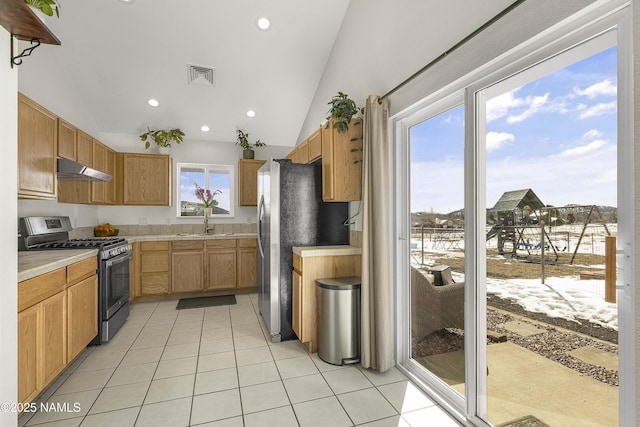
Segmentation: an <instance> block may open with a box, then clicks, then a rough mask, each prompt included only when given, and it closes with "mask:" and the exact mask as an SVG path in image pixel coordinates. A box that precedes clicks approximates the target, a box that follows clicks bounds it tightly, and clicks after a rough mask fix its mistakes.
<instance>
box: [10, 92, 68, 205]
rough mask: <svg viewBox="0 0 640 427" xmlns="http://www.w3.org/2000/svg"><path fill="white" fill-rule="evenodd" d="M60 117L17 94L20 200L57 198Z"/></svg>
mask: <svg viewBox="0 0 640 427" xmlns="http://www.w3.org/2000/svg"><path fill="white" fill-rule="evenodd" d="M57 152H58V120H57V117H56V116H55V115H54V114H53V113H51V112H50V111H48V110H47V109H45V108H43V107H42V106H40V105H38V104H37V103H35V102H34V101H32V100H30V99H29V98H27V97H26V96H24V95H22V94H21V93H18V198H20V199H55V198H56V168H57V164H56V157H57Z"/></svg>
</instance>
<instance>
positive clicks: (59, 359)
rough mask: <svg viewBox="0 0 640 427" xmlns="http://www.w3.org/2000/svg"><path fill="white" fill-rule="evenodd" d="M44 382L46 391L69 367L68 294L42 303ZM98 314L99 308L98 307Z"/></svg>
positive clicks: (60, 294) (42, 387)
mask: <svg viewBox="0 0 640 427" xmlns="http://www.w3.org/2000/svg"><path fill="white" fill-rule="evenodd" d="M41 305H42V322H41V324H40V325H41V328H42V341H41V346H42V352H41V355H42V362H41V363H42V368H41V369H42V382H41V383H40V388H41V389H44V387H46V386H47V385H48V384H49V383H50V382H51V381H52V380H53V379H54V378H55V377H56V376H57V375H58V374H59V373H60V372H62V370H63V369H64V368H65V366H66V365H67V293H66V291H62V292H59V293H57V294H56V295H54V296H52V297H50V298H47V299H46V300H44V301H42V303H41ZM96 314H97V307H96Z"/></svg>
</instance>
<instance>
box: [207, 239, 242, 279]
mask: <svg viewBox="0 0 640 427" xmlns="http://www.w3.org/2000/svg"><path fill="white" fill-rule="evenodd" d="M236 244H237V240H235V239H228V240H207V290H215V289H233V288H235V287H236V268H237V263H236Z"/></svg>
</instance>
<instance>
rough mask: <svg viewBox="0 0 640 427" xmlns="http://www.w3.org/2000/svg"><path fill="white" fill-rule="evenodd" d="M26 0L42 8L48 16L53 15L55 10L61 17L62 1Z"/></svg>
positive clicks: (25, 0) (27, 2)
mask: <svg viewBox="0 0 640 427" xmlns="http://www.w3.org/2000/svg"><path fill="white" fill-rule="evenodd" d="M24 2H25V3H26V4H28V5H29V6H33V7H35V8H36V9H40V10H41V11H42V13H44V14H45V15H47V16H53V13H54V12H55V14H56V16H57V17H58V18H60V3H58V1H57V0H24Z"/></svg>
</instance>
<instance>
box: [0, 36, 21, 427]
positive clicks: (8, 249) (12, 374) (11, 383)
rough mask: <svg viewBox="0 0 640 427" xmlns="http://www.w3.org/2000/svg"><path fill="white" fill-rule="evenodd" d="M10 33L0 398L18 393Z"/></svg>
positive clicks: (2, 177)
mask: <svg viewBox="0 0 640 427" xmlns="http://www.w3.org/2000/svg"><path fill="white" fill-rule="evenodd" d="M10 43H11V37H10V35H9V33H8V32H7V31H6V30H5V29H4V28H1V27H0V58H1V60H0V135H2V167H1V168H0V182H2V185H0V200H2V215H0V242H2V243H0V247H1V248H2V251H1V253H0V271H2V280H1V281H0V366H2V369H0V402H15V401H16V397H17V396H18V386H17V384H18V380H17V378H18V373H17V366H18V360H17V359H18V357H17V353H18V344H17V329H16V328H17V310H16V307H17V306H18V297H17V294H18V236H17V223H18V204H17V200H18V190H17V188H18V178H17V177H18V126H17V123H18V70H17V68H13V69H12V68H11V67H10V65H9V58H10V57H11V55H10V49H11V45H10ZM17 420H18V418H17V414H15V413H11V412H5V411H0V425H1V426H13V425H16V424H17Z"/></svg>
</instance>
